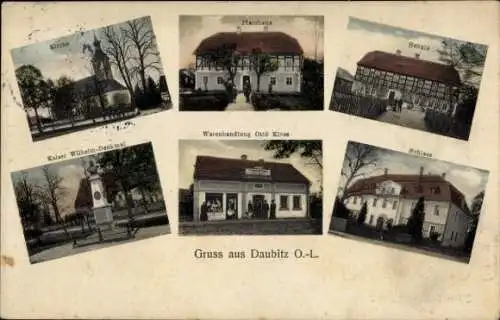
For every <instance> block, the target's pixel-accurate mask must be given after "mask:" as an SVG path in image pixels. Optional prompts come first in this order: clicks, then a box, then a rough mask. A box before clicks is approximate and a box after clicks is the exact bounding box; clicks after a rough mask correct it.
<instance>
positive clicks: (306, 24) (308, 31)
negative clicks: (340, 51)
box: [179, 16, 324, 68]
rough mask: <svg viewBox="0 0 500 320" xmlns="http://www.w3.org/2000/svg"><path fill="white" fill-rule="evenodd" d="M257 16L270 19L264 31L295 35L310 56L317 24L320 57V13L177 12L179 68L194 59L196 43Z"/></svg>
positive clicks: (243, 28) (248, 28) (246, 28)
mask: <svg viewBox="0 0 500 320" xmlns="http://www.w3.org/2000/svg"><path fill="white" fill-rule="evenodd" d="M245 19H249V20H260V21H268V20H270V21H271V22H272V25H269V26H268V31H279V32H284V33H287V34H288V35H290V36H292V37H294V38H296V39H297V41H298V42H299V43H300V45H301V47H302V50H304V55H305V56H306V57H313V56H314V46H315V45H314V44H315V41H314V37H313V33H314V26H315V25H316V24H317V25H318V26H319V32H320V38H319V39H320V40H319V41H318V50H317V51H318V58H322V57H323V41H324V39H323V38H324V36H323V31H324V21H323V17H320V16H180V17H179V21H180V22H179V31H180V55H179V56H180V59H181V61H180V68H187V67H189V64H190V63H193V62H194V61H195V56H194V55H193V52H194V50H195V49H196V47H197V46H198V45H199V43H200V42H201V41H202V40H203V39H205V38H207V37H209V36H211V35H213V34H215V33H217V32H232V31H234V32H236V31H237V27H238V26H240V25H241V21H242V20H245ZM241 31H242V32H245V31H263V26H262V25H257V26H256V25H252V26H248V25H244V26H241Z"/></svg>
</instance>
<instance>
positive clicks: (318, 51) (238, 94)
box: [179, 15, 324, 111]
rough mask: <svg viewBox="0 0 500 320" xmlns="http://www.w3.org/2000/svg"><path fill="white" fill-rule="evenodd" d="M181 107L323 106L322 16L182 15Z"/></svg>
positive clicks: (291, 108)
mask: <svg viewBox="0 0 500 320" xmlns="http://www.w3.org/2000/svg"><path fill="white" fill-rule="evenodd" d="M179 19H180V26H179V29H180V58H181V61H180V65H181V69H180V70H179V88H180V108H179V109H180V110H181V111H267V110H323V29H324V23H323V17H322V16H237V15H236V16H180V18H179Z"/></svg>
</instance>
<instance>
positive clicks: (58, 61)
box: [11, 17, 160, 114]
mask: <svg viewBox="0 0 500 320" xmlns="http://www.w3.org/2000/svg"><path fill="white" fill-rule="evenodd" d="M138 19H147V20H148V21H147V22H146V30H149V29H152V28H153V26H152V24H151V20H150V18H149V17H142V18H138ZM124 26H125V22H122V23H118V24H114V25H112V27H113V28H115V29H116V30H119V29H120V28H123V27H124ZM104 28H105V27H102V28H98V29H93V30H88V31H83V32H76V33H74V34H70V35H67V36H62V37H60V38H56V39H52V40H48V41H44V42H39V43H34V44H30V45H27V46H24V47H20V48H15V49H12V51H11V54H12V60H13V62H14V66H15V68H18V67H20V66H22V65H33V66H35V67H37V68H38V69H40V71H41V72H42V75H43V77H44V78H45V79H47V78H50V79H52V80H56V79H58V78H59V77H61V76H67V77H69V78H71V79H73V80H79V79H82V78H85V77H88V76H90V75H92V67H91V64H90V59H91V57H92V56H91V54H90V53H89V51H85V52H84V51H83V46H84V44H87V45H90V46H91V47H92V48H93V44H92V43H93V42H94V35H95V36H96V37H97V39H98V40H100V41H101V48H103V50H104V49H105V47H106V46H107V42H106V41H105V40H104V36H103V32H104ZM56 44H59V45H60V47H55V48H53V49H51V45H52V46H53V45H56ZM63 44H64V46H63ZM148 62H149V59H146V63H148ZM112 72H113V76H114V78H115V80H117V81H118V82H120V83H121V84H124V81H123V79H122V78H121V75H120V72H119V71H118V69H117V68H116V67H114V66H112ZM148 74H149V75H151V77H153V79H155V80H158V79H159V76H160V73H159V72H158V71H156V70H153V69H150V70H148ZM42 114H43V112H42Z"/></svg>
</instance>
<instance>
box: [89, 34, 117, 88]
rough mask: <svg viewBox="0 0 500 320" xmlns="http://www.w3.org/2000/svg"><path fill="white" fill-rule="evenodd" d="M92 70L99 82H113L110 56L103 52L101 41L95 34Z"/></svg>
mask: <svg viewBox="0 0 500 320" xmlns="http://www.w3.org/2000/svg"><path fill="white" fill-rule="evenodd" d="M92 68H93V69H94V74H95V75H96V77H97V79H98V80H99V81H103V80H112V79H113V73H112V72H111V64H110V63H109V58H108V56H107V55H106V54H105V53H104V51H102V48H101V41H99V40H98V39H97V37H96V35H95V34H94V56H93V57H92Z"/></svg>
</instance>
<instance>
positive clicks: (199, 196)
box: [179, 140, 323, 235]
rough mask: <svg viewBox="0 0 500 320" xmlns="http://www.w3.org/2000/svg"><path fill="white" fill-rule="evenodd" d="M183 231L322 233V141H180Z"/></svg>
mask: <svg viewBox="0 0 500 320" xmlns="http://www.w3.org/2000/svg"><path fill="white" fill-rule="evenodd" d="M179 151H180V159H179V160H180V161H179V163H180V168H179V173H180V188H179V221H180V226H179V229H180V230H179V233H180V234H181V235H279V234H297V235H299V234H321V233H322V199H323V198H322V154H323V151H322V142H321V141H317V140H250V141H249V140H181V141H180V147H179Z"/></svg>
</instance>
